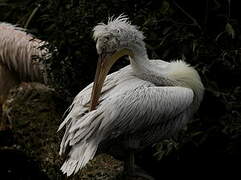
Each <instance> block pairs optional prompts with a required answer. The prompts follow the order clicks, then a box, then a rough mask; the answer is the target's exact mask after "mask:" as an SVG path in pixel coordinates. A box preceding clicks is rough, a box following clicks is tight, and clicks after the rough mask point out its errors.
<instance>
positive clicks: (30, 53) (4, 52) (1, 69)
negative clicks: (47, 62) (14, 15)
mask: <svg viewBox="0 0 241 180" xmlns="http://www.w3.org/2000/svg"><path fill="white" fill-rule="evenodd" d="M44 43H45V42H44V41H41V40H39V39H37V38H35V37H33V36H32V35H31V34H28V33H26V31H25V30H24V29H22V28H19V27H17V26H15V25H12V24H9V23H3V22H0V112H1V106H2V104H3V103H4V101H5V100H6V98H7V95H8V93H9V90H10V89H11V88H13V87H14V86H16V85H18V84H19V83H21V82H29V81H35V82H41V83H46V77H45V76H44V73H43V72H44V66H43V64H41V63H40V62H39V59H40V58H43V57H47V56H48V55H49V54H50V53H49V52H48V50H47V48H43V45H44ZM0 114H1V113H0Z"/></svg>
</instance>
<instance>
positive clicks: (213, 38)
mask: <svg viewBox="0 0 241 180" xmlns="http://www.w3.org/2000/svg"><path fill="white" fill-rule="evenodd" d="M39 5H40V7H39V8H38V9H36V8H37V7H38V6H39ZM35 10H37V11H36V13H35V14H34V15H33V16H32V17H31V18H30V16H31V14H33V12H34V11H35ZM121 13H124V14H126V15H128V17H129V18H130V20H131V22H132V23H133V24H135V25H138V26H139V27H140V30H141V31H143V32H144V35H145V36H146V40H145V42H146V47H147V50H148V55H149V57H150V58H153V59H164V60H166V61H171V60H175V59H184V60H185V61H186V62H188V63H189V64H191V65H192V66H194V67H195V68H196V69H197V70H198V72H199V73H200V76H201V79H202V81H203V84H204V86H205V89H206V91H205V96H204V100H203V103H202V104H201V107H200V110H199V112H198V113H197V115H196V116H195V118H194V121H193V122H192V123H190V124H189V126H188V129H187V131H185V132H181V133H180V135H179V136H178V137H177V138H175V139H172V140H167V141H164V142H161V143H160V144H158V145H157V146H156V147H155V148H152V149H147V150H146V151H145V154H146V155H145V156H143V154H142V155H141V157H140V160H139V164H142V166H146V169H147V170H148V171H149V172H150V171H152V173H153V174H155V175H156V176H158V175H157V174H159V169H160V168H163V169H164V170H165V169H166V170H168V169H169V167H170V168H173V163H170V162H173V161H176V160H179V161H178V162H179V163H180V162H184V161H185V162H190V163H191V164H192V163H193V162H195V163H196V164H198V163H200V162H205V164H206V165H205V166H204V167H203V168H204V169H208V168H205V167H212V165H213V164H215V165H216V166H217V165H227V163H226V161H237V162H238V161H239V160H240V159H241V158H240V157H241V151H240V150H241V148H240V144H241V114H240V113H241V102H240V101H241V59H240V57H241V49H240V47H241V46H240V45H241V31H240V30H241V26H240V25H241V24H240V21H241V15H240V6H238V1H234V0H233V1H232V0H199V1H198V0H196V1H190V0H176V1H172V0H162V1H146V0H132V1H128V0H96V1H91V0H37V1H35V0H0V21H4V22H9V23H12V24H18V25H19V26H21V27H25V26H26V23H27V21H28V20H30V22H29V24H28V26H27V29H28V31H29V32H30V33H32V34H34V35H35V36H36V37H38V38H39V39H42V40H45V41H48V42H49V43H50V45H49V48H50V49H52V50H53V49H54V48H55V47H56V48H57V49H58V52H54V53H53V57H52V58H51V59H49V60H46V61H45V63H46V64H48V65H49V69H48V71H49V77H50V79H51V81H50V84H51V86H53V87H55V88H56V89H57V90H58V92H59V93H60V94H61V95H62V96H63V97H64V99H65V103H63V106H65V107H67V106H68V105H69V103H70V102H71V101H72V99H73V97H74V96H75V95H76V94H77V93H78V92H79V91H80V90H81V89H82V88H83V87H85V86H86V85H87V84H89V83H90V82H91V81H93V78H94V73H95V67H96V61H97V54H96V50H95V42H94V40H93V39H92V29H93V27H94V26H95V25H96V24H97V23H99V22H106V21H107V19H108V17H110V16H113V15H114V16H118V15H119V14H121ZM128 63H129V62H128V61H120V62H119V63H118V64H116V65H115V67H114V68H113V69H112V70H113V71H115V70H117V69H119V68H120V67H123V66H124V65H127V64H128ZM156 152H157V154H158V155H156V156H153V153H156ZM158 152H159V153H158ZM158 157H159V158H160V159H161V161H158V160H157V159H158ZM143 158H144V159H143ZM147 162H148V163H147ZM147 164H148V165H147ZM150 164H151V165H150ZM174 166H178V168H183V166H182V165H180V166H179V165H178V164H176V165H174ZM190 167H191V166H190ZM164 172H167V171H164Z"/></svg>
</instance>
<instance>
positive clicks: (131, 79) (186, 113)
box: [59, 15, 204, 176]
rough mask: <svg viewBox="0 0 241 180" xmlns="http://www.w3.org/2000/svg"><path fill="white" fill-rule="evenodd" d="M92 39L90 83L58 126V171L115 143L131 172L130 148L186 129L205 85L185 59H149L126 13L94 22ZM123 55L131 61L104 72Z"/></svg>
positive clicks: (78, 164) (67, 169) (77, 165)
mask: <svg viewBox="0 0 241 180" xmlns="http://www.w3.org/2000/svg"><path fill="white" fill-rule="evenodd" d="M93 38H94V40H95V41H96V49H97V53H98V55H99V59H98V64H97V70H96V75H95V79H94V83H91V84H90V85H88V86H87V87H86V88H84V89H83V90H82V91H81V92H80V93H79V94H78V95H77V96H76V97H75V98H74V100H73V103H72V104H71V105H70V107H69V108H68V110H67V112H66V115H65V119H64V120H63V122H62V124H61V125H60V126H59V130H60V129H62V128H63V127H64V126H65V127H66V128H65V134H64V136H63V138H62V142H61V145H60V155H62V154H64V153H65V152H66V151H68V156H67V158H66V160H65V162H64V164H63V165H62V167H61V170H62V172H63V173H64V174H67V176H70V175H72V174H74V173H76V172H78V171H79V170H80V169H81V168H83V167H84V166H85V165H86V164H87V163H88V162H89V161H90V160H91V159H93V157H94V156H95V154H96V152H97V150H99V148H103V147H104V148H106V146H109V145H110V144H111V145H114V144H117V145H119V148H120V149H123V150H124V151H125V152H126V154H127V155H128V156H127V158H126V161H125V165H124V169H125V170H126V172H127V173H128V174H134V175H135V167H134V152H135V151H137V150H141V149H142V148H144V147H146V146H149V145H152V144H153V143H156V142H159V141H161V140H162V139H164V138H170V137H171V136H173V135H174V134H175V133H176V132H178V131H179V130H180V129H182V128H184V127H185V126H186V125H187V123H188V121H189V120H190V119H191V117H192V115H193V114H194V113H195V112H196V111H197V110H198V107H199V105H200V103H201V101H202V98H203V92H204V87H203V84H202V82H201V80H200V77H199V75H198V73H197V71H196V70H195V69H194V68H193V67H191V66H189V65H188V64H186V63H185V62H184V61H181V60H179V61H173V62H165V61H162V60H149V58H148V56H147V51H146V48H145V43H144V35H143V33H142V32H141V31H140V30H138V27H137V26H135V25H132V24H131V23H130V21H129V19H128V17H127V16H125V15H120V16H119V17H117V18H113V17H112V18H109V20H108V22H107V24H104V23H100V24H98V25H97V26H95V27H94V29H93ZM122 56H128V58H129V60H130V65H128V66H126V67H124V68H122V69H120V70H119V71H116V72H114V73H112V74H110V75H107V74H108V72H109V70H110V68H111V67H112V65H113V64H114V63H115V62H116V61H117V60H118V59H120V57H122ZM67 149H68V150H67Z"/></svg>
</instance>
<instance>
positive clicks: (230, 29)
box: [225, 23, 235, 39]
mask: <svg viewBox="0 0 241 180" xmlns="http://www.w3.org/2000/svg"><path fill="white" fill-rule="evenodd" d="M225 31H226V32H227V33H228V35H230V36H231V37H232V39H234V38H235V31H234V29H233V26H232V25H231V24H230V23H227V24H226V26H225Z"/></svg>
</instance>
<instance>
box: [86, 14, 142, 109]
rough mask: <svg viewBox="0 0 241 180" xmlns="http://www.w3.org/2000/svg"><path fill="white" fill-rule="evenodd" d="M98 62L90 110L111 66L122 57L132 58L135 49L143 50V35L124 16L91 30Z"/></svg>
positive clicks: (96, 101)
mask: <svg viewBox="0 0 241 180" xmlns="http://www.w3.org/2000/svg"><path fill="white" fill-rule="evenodd" d="M93 31H94V34H93V38H94V40H95V41H96V50H97V53H98V55H99V60H98V64H97V69H96V75H95V80H94V86H93V90H92V96H91V106H90V110H93V109H95V107H96V105H97V103H98V99H99V97H100V93H101V89H102V86H103V83H104V80H105V78H106V76H107V74H108V72H109V70H110V68H111V67H112V66H113V64H114V63H115V62H116V61H117V60H118V59H119V58H120V57H122V56H125V55H127V56H130V57H133V56H134V52H136V50H137V49H140V48H141V49H142V48H145V44H144V41H143V39H144V35H143V33H142V32H141V31H139V30H138V27H137V26H134V25H132V24H131V23H130V22H129V20H128V18H127V17H126V16H125V15H120V16H119V17H117V18H113V17H112V18H109V20H108V23H107V24H104V23H100V24H98V25H97V26H95V27H94V29H93Z"/></svg>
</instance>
